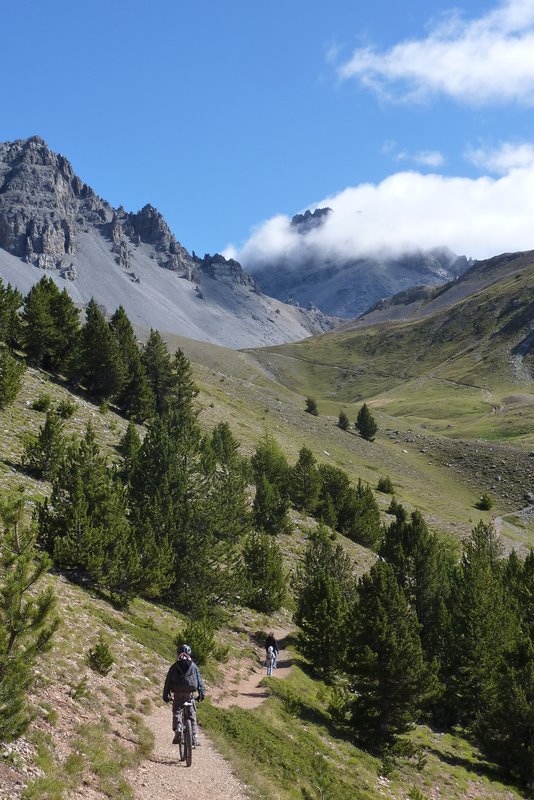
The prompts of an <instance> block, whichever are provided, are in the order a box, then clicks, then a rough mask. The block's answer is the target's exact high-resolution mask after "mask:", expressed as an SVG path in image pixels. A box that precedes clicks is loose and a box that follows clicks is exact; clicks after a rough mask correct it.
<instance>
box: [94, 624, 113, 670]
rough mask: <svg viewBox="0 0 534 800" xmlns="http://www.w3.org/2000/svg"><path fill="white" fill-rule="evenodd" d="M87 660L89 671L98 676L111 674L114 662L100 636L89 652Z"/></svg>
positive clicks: (104, 641) (106, 644)
mask: <svg viewBox="0 0 534 800" xmlns="http://www.w3.org/2000/svg"><path fill="white" fill-rule="evenodd" d="M87 660H88V662H89V666H90V667H91V669H93V670H94V671H95V672H98V674H99V675H108V674H109V673H110V672H111V668H112V666H113V664H114V663H115V660H114V658H113V655H112V653H111V650H110V649H109V645H108V643H107V642H106V640H105V639H104V637H103V636H102V634H100V635H99V637H98V642H97V643H96V645H95V646H94V648H93V649H92V650H89V652H88V654H87Z"/></svg>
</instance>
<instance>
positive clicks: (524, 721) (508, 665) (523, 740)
mask: <svg viewBox="0 0 534 800" xmlns="http://www.w3.org/2000/svg"><path fill="white" fill-rule="evenodd" d="M533 721H534V643H533V642H532V640H531V639H530V636H528V635H525V634H524V633H522V634H520V635H519V636H518V638H517V640H516V642H515V643H514V645H513V647H512V648H511V649H510V650H509V651H508V652H507V653H505V655H504V657H503V659H502V661H501V662H500V663H499V664H498V666H497V669H496V678H495V692H494V693H493V695H492V698H491V702H490V703H489V704H488V705H487V706H483V707H482V709H481V711H480V713H479V715H478V717H477V722H476V734H477V737H478V739H479V742H480V744H481V746H482V749H483V751H484V752H485V753H486V754H487V755H488V757H489V758H490V759H491V760H492V761H495V762H496V763H497V764H499V765H500V766H501V767H503V768H504V770H505V771H506V774H507V775H508V776H510V777H511V778H513V779H515V780H518V781H519V782H520V783H521V784H522V785H523V786H524V787H525V788H526V789H527V790H530V792H529V796H532V794H531V792H532V788H533V787H534V736H533Z"/></svg>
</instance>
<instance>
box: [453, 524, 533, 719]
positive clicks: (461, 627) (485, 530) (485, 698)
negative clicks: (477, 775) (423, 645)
mask: <svg viewBox="0 0 534 800" xmlns="http://www.w3.org/2000/svg"><path fill="white" fill-rule="evenodd" d="M499 550H500V545H499V542H498V539H497V537H496V534H495V529H494V528H493V526H492V525H485V524H484V523H482V522H481V523H479V524H478V525H477V526H476V527H475V528H474V529H473V532H472V534H471V536H470V538H469V539H468V540H467V541H466V542H465V544H464V555H463V558H462V562H461V565H460V569H459V570H458V572H457V574H456V576H454V578H453V581H452V586H451V593H450V605H449V613H450V633H449V638H448V641H446V642H445V646H444V652H443V654H442V657H441V660H442V665H443V667H442V671H443V676H444V683H445V685H446V693H445V697H444V700H445V704H446V707H447V708H448V709H449V712H450V714H451V717H452V718H453V719H457V720H459V721H460V722H461V723H463V724H466V725H469V724H472V723H473V722H474V720H475V719H476V716H477V714H479V713H480V711H481V710H482V709H484V708H486V707H487V706H488V704H491V703H492V698H493V696H494V692H495V682H494V675H495V668H496V665H498V664H499V663H500V661H501V658H502V656H503V653H504V652H505V651H506V650H507V649H509V647H510V646H511V643H512V642H513V641H515V639H516V636H517V629H518V621H517V618H516V617H515V614H514V611H513V607H512V603H511V600H510V598H509V596H507V593H506V592H505V591H504V588H503V584H502V579H501V571H502V567H501V564H500V562H499V560H498V553H499Z"/></svg>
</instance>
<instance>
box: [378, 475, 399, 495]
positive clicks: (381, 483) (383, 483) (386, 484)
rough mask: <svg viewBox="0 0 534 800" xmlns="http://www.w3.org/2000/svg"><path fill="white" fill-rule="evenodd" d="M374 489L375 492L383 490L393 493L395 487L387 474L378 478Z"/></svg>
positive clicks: (386, 492) (385, 492)
mask: <svg viewBox="0 0 534 800" xmlns="http://www.w3.org/2000/svg"><path fill="white" fill-rule="evenodd" d="M376 490H377V492H383V493H384V494H393V492H394V491H395V489H394V487H393V482H392V480H391V478H390V477H389V475H385V476H383V477H382V478H379V479H378V483H377V485H376Z"/></svg>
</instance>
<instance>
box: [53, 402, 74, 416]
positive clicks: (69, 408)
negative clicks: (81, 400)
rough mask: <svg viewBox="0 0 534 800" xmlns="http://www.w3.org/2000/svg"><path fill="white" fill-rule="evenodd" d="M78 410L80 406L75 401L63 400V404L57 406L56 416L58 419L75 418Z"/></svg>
mask: <svg viewBox="0 0 534 800" xmlns="http://www.w3.org/2000/svg"><path fill="white" fill-rule="evenodd" d="M77 408H78V406H77V405H76V403H75V402H74V401H73V400H61V402H59V403H58V404H57V408H56V414H57V415H58V417H61V419H70V418H71V417H72V416H74V414H75V412H76V409H77Z"/></svg>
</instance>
